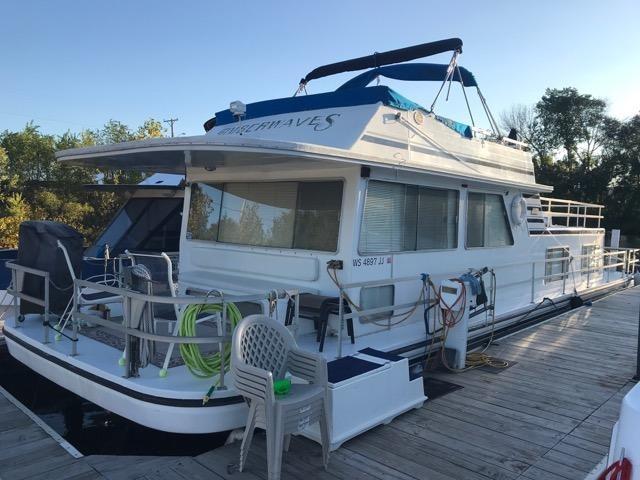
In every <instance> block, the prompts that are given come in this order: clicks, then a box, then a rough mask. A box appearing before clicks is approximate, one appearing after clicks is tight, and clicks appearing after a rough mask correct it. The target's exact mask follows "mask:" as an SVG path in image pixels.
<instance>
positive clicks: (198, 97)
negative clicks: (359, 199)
mask: <svg viewBox="0 0 640 480" xmlns="http://www.w3.org/2000/svg"><path fill="white" fill-rule="evenodd" d="M639 20H640V2H639V1H638V0H621V1H615V0H610V1H602V0H582V1H578V0H576V1H569V0H567V1H564V0H555V1H547V0H538V1H518V0H509V1H488V2H478V1H466V0H457V1H455V2H448V1H427V0H422V1H412V2H409V1H407V2H404V1H386V2H382V1H371V0H370V1H349V0H341V1H325V0H321V1H315V2H310V1H295V2H294V1H286V2H285V1H271V2H267V1H261V2H258V1H255V2H249V1H247V2H240V1H236V2H214V1H212V0H209V1H187V2H178V1H160V0H156V1H153V2H152V1H147V0H137V1H132V0H127V1H124V0H110V1H102V2H91V1H86V0H83V1H80V0H76V1H72V0H68V1H67V0H63V1H57V2H53V1H44V0H41V1H29V0H7V1H4V2H3V4H2V8H1V10H0V45H1V46H2V47H1V52H2V53H1V55H0V66H1V68H0V131H2V130H4V129H9V130H16V129H20V128H22V127H23V126H24V124H25V123H26V122H27V121H29V120H31V119H33V120H34V121H35V122H36V124H38V125H40V126H41V130H42V131H43V132H47V133H58V134H59V133H63V132H64V131H66V130H71V131H79V130H81V129H82V128H96V127H99V126H101V125H102V124H104V122H106V121H107V120H109V119H117V120H121V121H123V122H125V123H127V124H129V125H131V126H137V125H139V124H141V123H142V122H143V121H144V120H145V119H146V118H149V117H154V118H157V119H166V118H169V117H178V118H179V119H180V120H179V122H178V123H177V124H176V133H178V134H180V133H183V132H184V133H186V134H187V135H195V134H199V133H201V132H202V123H203V122H204V121H205V120H206V119H208V118H210V117H211V116H213V114H214V113H215V112H216V111H218V110H221V109H223V108H226V107H227V106H228V104H229V102H230V101H232V100H242V101H244V102H251V101H256V100H262V99H268V98H276V97H282V96H289V95H291V94H292V93H293V92H294V90H295V88H296V85H297V82H298V80H299V79H300V77H302V76H303V75H305V74H306V73H307V72H308V71H309V70H311V69H312V68H314V67H316V66H319V65H322V64H325V63H330V62H334V61H338V60H343V59H347V58H351V57H353V56H360V55H364V54H369V53H372V52H374V51H384V50H388V49H393V48H399V47H404V46H408V45H413V44H417V43H423V42H427V41H432V40H438V39H442V38H448V37H453V36H458V37H461V38H462V39H463V41H464V45H465V46H464V53H463V55H462V56H461V58H460V64H461V65H463V66H465V67H467V68H468V69H470V70H471V71H472V72H474V74H475V75H476V78H477V80H478V82H479V84H480V86H481V88H482V90H483V92H484V94H485V97H486V98H487V99H488V101H489V104H490V105H491V107H492V109H493V111H494V114H499V113H500V112H501V111H502V110H504V109H507V108H508V107H509V106H510V105H512V104H515V103H524V104H530V103H534V102H535V101H537V99H539V98H540V96H541V95H542V93H543V92H544V89H545V88H546V87H564V86H575V87H577V88H578V89H579V90H580V91H581V92H584V93H591V94H594V95H596V96H599V97H603V98H606V99H607V100H608V101H609V102H610V105H611V113H612V114H614V115H615V116H618V117H620V118H625V117H628V116H631V115H633V114H634V113H637V112H638V111H639V110H640V81H639V80H638V79H639V78H640V60H639V59H640V53H639V52H638V47H639V46H640V27H639V26H638V22H639ZM448 59H449V56H448V55H440V56H439V57H434V58H433V59H431V60H430V61H442V62H443V63H444V62H447V61H448ZM346 78H347V77H345V76H341V77H336V78H327V79H322V80H318V81H315V82H312V83H311V84H310V85H309V90H310V93H316V92H321V91H326V90H331V89H333V88H335V87H336V86H338V85H339V84H340V83H341V82H342V81H344V80H345V79H346ZM385 83H387V84H389V85H390V86H392V87H394V88H395V89H397V90H398V91H400V92H401V93H403V94H405V95H406V96H408V97H409V98H411V99H412V100H414V101H417V102H420V103H423V104H425V105H427V106H428V105H429V104H430V103H431V100H432V98H433V95H434V92H435V88H436V86H434V85H425V84H415V83H411V84H410V83H401V82H385ZM452 92H453V93H454V95H453V97H454V98H453V99H452V100H451V101H450V102H449V104H443V103H440V104H439V107H440V108H439V109H438V108H437V110H439V112H440V113H442V114H445V115H449V116H452V117H455V118H457V119H459V120H462V121H466V120H467V119H468V116H467V115H466V113H465V110H464V109H463V108H462V105H463V104H462V103H461V102H462V97H461V95H460V91H459V88H456V89H455V90H452ZM475 114H476V117H481V112H480V111H479V110H478V108H477V104H476V108H475Z"/></svg>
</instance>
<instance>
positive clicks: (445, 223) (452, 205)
mask: <svg viewBox="0 0 640 480" xmlns="http://www.w3.org/2000/svg"><path fill="white" fill-rule="evenodd" d="M457 242H458V191H457V190H445V189H437V188H428V187H421V186H417V185H405V184H401V183H390V182H380V181H376V180H371V181H369V185H368V188H367V197H366V199H365V205H364V214H363V219H362V229H361V233H360V244H359V250H360V252H361V253H390V252H406V251H414V250H434V249H448V248H456V246H457Z"/></svg>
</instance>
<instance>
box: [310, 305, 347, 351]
mask: <svg viewBox="0 0 640 480" xmlns="http://www.w3.org/2000/svg"><path fill="white" fill-rule="evenodd" d="M338 301H339V300H338V297H328V296H325V295H315V294H312V293H303V294H301V295H300V316H301V317H304V318H309V319H311V320H313V322H314V326H315V328H316V342H319V343H320V346H319V348H318V351H319V352H322V351H323V350H324V340H325V338H326V336H327V327H328V325H329V315H338V313H339V303H338ZM343 301H344V304H343V307H344V311H345V312H346V313H351V307H349V304H348V303H347V301H346V300H343ZM347 334H348V335H349V338H350V339H351V343H352V344H354V343H356V339H355V332H354V329H353V319H352V318H349V319H347Z"/></svg>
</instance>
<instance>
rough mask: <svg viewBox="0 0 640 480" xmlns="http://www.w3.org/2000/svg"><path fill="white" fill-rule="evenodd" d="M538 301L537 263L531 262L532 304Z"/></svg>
mask: <svg viewBox="0 0 640 480" xmlns="http://www.w3.org/2000/svg"><path fill="white" fill-rule="evenodd" d="M535 301H536V262H535V260H534V261H533V262H531V303H533V302H535Z"/></svg>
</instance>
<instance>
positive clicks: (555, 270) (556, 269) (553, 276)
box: [544, 247, 569, 283]
mask: <svg viewBox="0 0 640 480" xmlns="http://www.w3.org/2000/svg"><path fill="white" fill-rule="evenodd" d="M545 259H546V263H545V268H544V275H545V283H550V282H557V281H559V280H562V279H564V278H567V277H568V274H567V272H568V271H569V248H568V247H552V248H547V252H546V255H545Z"/></svg>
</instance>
